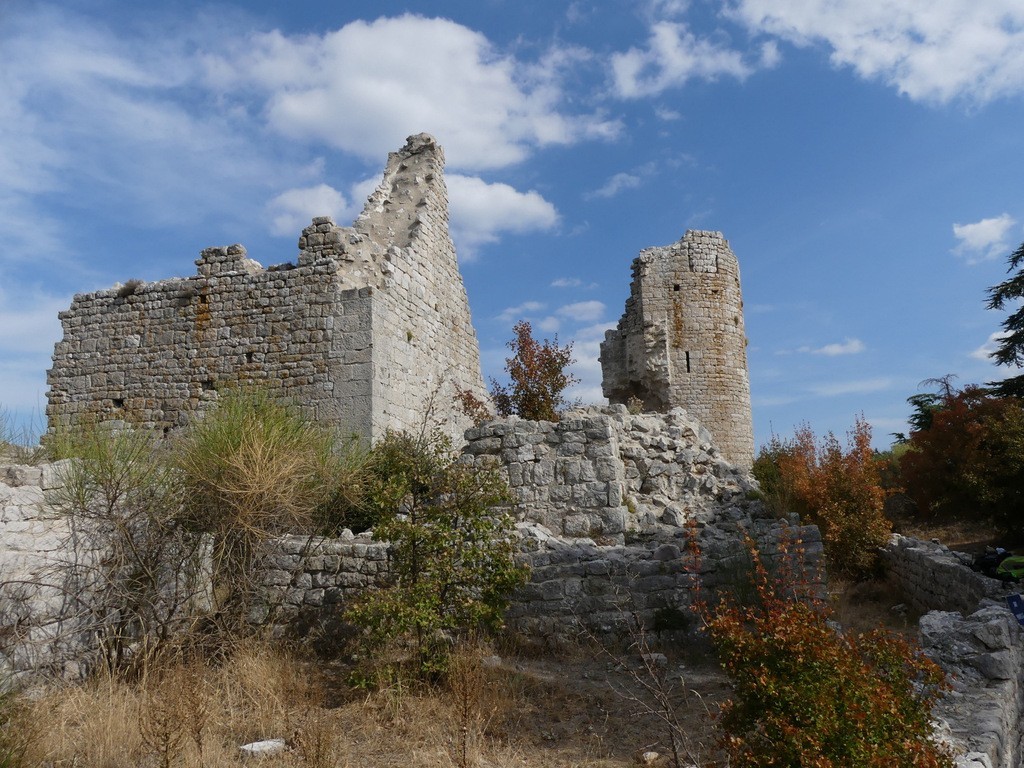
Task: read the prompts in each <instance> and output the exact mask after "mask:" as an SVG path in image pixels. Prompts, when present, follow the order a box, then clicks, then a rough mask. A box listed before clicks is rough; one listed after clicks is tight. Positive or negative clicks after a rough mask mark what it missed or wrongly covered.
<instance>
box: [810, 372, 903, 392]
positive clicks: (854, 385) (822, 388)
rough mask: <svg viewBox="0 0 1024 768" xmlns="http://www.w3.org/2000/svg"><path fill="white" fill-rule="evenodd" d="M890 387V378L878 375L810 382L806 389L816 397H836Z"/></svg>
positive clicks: (880, 390)
mask: <svg viewBox="0 0 1024 768" xmlns="http://www.w3.org/2000/svg"><path fill="white" fill-rule="evenodd" d="M891 387H892V379H888V378H884V377H878V378H873V379H857V380H855V381H834V382H829V383H826V384H812V385H811V386H809V387H807V391H809V392H810V393H811V394H814V395H817V396H818V397H837V396H839V395H863V394H867V393H870V392H882V391H884V390H886V389H889V388H891Z"/></svg>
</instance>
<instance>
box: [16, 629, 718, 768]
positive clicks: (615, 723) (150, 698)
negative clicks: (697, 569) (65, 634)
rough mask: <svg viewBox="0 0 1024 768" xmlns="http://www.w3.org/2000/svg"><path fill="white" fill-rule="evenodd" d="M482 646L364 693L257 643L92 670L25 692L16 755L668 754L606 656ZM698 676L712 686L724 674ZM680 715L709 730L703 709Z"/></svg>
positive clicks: (601, 763)
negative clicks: (266, 742) (254, 748)
mask: <svg viewBox="0 0 1024 768" xmlns="http://www.w3.org/2000/svg"><path fill="white" fill-rule="evenodd" d="M489 653H490V651H489V650H488V649H487V648H485V647H470V648H469V649H468V650H465V651H463V652H461V653H459V654H458V655H457V656H456V657H455V661H454V663H453V671H452V674H451V677H450V682H449V684H448V686H447V687H435V688H431V687H423V686H420V687H417V688H415V689H412V688H408V687H400V686H392V687H389V688H386V689H384V690H379V691H374V692H370V693H367V692H365V691H364V692H357V691H353V690H351V689H347V688H342V687H339V686H338V685H337V684H333V683H332V682H331V681H332V680H337V679H339V678H341V677H343V675H344V670H334V669H331V668H330V667H327V666H324V665H322V664H318V663H311V662H308V661H303V660H301V659H298V658H296V657H294V656H292V655H289V654H287V653H284V652H282V651H278V650H274V649H271V648H268V647H266V646H261V645H257V644H255V643H252V644H247V645H245V646H243V647H241V648H239V649H238V650H236V651H235V652H233V653H232V654H231V656H230V657H229V658H227V659H226V660H224V661H223V662H222V663H219V664H207V663H202V662H194V661H193V662H185V663H183V662H176V663H168V664H166V665H165V666H164V667H162V668H159V669H157V668H151V669H149V670H147V672H146V674H145V675H144V676H142V678H141V679H139V680H138V681H136V682H133V683H126V682H123V681H121V680H118V679H114V678H103V679H97V680H94V681H91V682H90V683H89V684H87V685H83V686H78V687H66V688H61V689H58V690H53V691H51V692H49V693H48V694H46V695H45V696H43V697H41V698H39V699H37V700H35V701H32V702H28V704H27V706H28V707H29V710H30V711H29V715H30V718H31V720H32V721H33V722H36V723H38V724H39V733H38V738H36V739H35V741H34V743H33V745H32V747H31V752H30V754H29V755H28V757H27V760H26V761H25V762H24V765H26V766H33V767H34V766H40V765H44V764H45V765H48V766H52V768H71V767H72V766H75V767H76V768H78V767H80V766H81V767H86V766H98V767H101V768H139V767H147V768H149V767H151V768H162V766H182V767H183V768H227V767H228V766H233V767H235V768H237V766H239V765H240V764H241V758H240V754H239V747H240V746H241V745H243V744H246V743H249V742H252V741H258V740H263V739H271V738H281V739H285V740H286V742H287V744H288V748H287V750H286V751H285V752H284V753H282V754H280V755H277V756H275V757H274V758H272V759H270V760H266V761H264V762H263V763H262V764H264V765H267V766H271V765H272V766H275V768H276V767H277V766H283V767H285V768H289V767H291V766H296V767H298V766H307V767H309V768H348V767H351V768H355V767H356V766H366V765H372V766H375V768H376V767H379V768H389V767H391V766H393V767H394V768H438V766H440V767H442V768H464V767H465V768H469V767H473V768H511V767H512V766H516V767H517V768H521V767H522V766H524V765H530V766H531V767H532V768H570V767H571V766H594V767H596V768H625V766H631V765H634V760H635V757H636V755H637V754H638V753H639V752H641V751H645V750H647V749H648V748H650V747H651V745H654V748H655V749H660V750H661V751H662V754H663V755H664V754H666V752H667V750H665V749H664V746H667V745H663V746H661V747H659V746H657V745H658V742H659V738H660V737H659V735H658V734H659V733H660V732H661V730H662V729H661V728H660V727H659V725H658V724H657V723H654V722H651V721H650V719H649V718H647V717H646V716H644V715H643V714H642V713H641V714H640V715H639V716H638V713H637V712H636V711H635V710H634V708H632V707H630V706H629V703H628V702H626V701H625V700H623V699H622V697H620V696H618V695H617V694H616V693H615V692H614V690H613V687H612V686H613V684H614V681H612V680H611V679H610V676H613V675H616V674H620V675H621V674H625V673H624V672H616V671H614V670H610V669H609V666H608V664H607V662H606V661H604V660H600V661H598V660H594V659H573V660H571V661H569V660H562V659H550V658H549V659H521V658H520V659H514V658H513V659H508V658H506V659H504V660H501V661H500V662H499V661H498V660H497V657H491V656H489V655H488V654H489ZM621 682H622V681H621V680H620V681H619V683H620V684H621ZM694 682H695V684H697V685H700V683H698V682H697V681H696V679H695V681H694ZM707 687H708V688H709V689H710V690H712V691H713V692H712V694H711V695H712V698H714V697H715V696H716V695H717V694H719V693H721V692H722V690H723V689H722V688H721V676H720V675H718V674H717V673H714V676H713V677H708V678H707ZM716 692H717V693H716ZM325 702H331V703H332V704H333V705H332V706H329V705H328V704H326V703H325ZM681 717H683V718H684V720H685V722H688V723H690V725H691V726H692V728H693V729H694V730H695V732H696V733H699V736H698V737H699V738H708V736H709V733H710V730H709V729H710V724H709V722H708V718H707V714H706V712H705V711H701V712H693V713H688V712H682V713H681ZM712 738H713V737H712ZM664 764H666V763H664V761H663V762H662V763H658V765H664Z"/></svg>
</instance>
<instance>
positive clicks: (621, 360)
mask: <svg viewBox="0 0 1024 768" xmlns="http://www.w3.org/2000/svg"><path fill="white" fill-rule="evenodd" d="M746 344H747V339H746V334H745V332H744V329H743V297H742V294H741V292H740V271H739V263H738V262H737V260H736V256H735V254H733V252H732V250H731V249H730V248H729V243H728V241H727V240H726V239H725V238H723V237H722V233H721V232H701V231H694V230H688V231H687V232H686V234H685V235H683V237H682V239H681V240H680V241H679V242H678V243H673V244H672V245H667V246H663V247H657V248H647V249H645V250H643V251H641V253H640V255H639V256H638V257H637V258H636V259H635V260H634V261H633V281H632V284H631V285H630V296H629V298H628V299H627V300H626V311H625V313H624V314H623V316H622V319H621V320H619V324H618V327H617V328H616V329H615V330H610V331H608V332H607V333H606V334H605V340H604V342H602V344H601V368H602V372H603V381H602V389H603V390H604V395H605V397H607V398H608V400H609V401H610V402H612V403H627V402H628V401H629V400H630V399H631V398H639V399H640V400H641V401H642V402H643V407H644V410H647V411H662V412H665V411H669V410H671V409H672V408H676V407H682V408H685V409H686V410H687V411H688V412H689V413H690V415H691V416H694V417H696V418H697V419H698V420H699V421H700V422H701V423H702V424H703V425H704V426H705V427H707V429H708V430H709V431H710V432H711V434H712V436H713V437H714V439H715V442H716V444H717V445H718V447H719V449H720V450H721V451H722V454H723V456H724V457H725V458H726V459H728V460H729V461H731V462H732V463H734V464H736V465H738V466H740V467H744V468H749V467H750V466H751V464H752V463H753V460H754V434H753V421H752V419H751V415H750V379H749V375H748V372H747V351H746Z"/></svg>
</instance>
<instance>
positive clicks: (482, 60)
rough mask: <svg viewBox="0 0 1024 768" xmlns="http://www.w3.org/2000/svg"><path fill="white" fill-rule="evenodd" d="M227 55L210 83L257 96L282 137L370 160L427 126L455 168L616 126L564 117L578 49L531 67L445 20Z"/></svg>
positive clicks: (276, 35) (213, 67) (377, 25)
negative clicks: (564, 84)
mask: <svg viewBox="0 0 1024 768" xmlns="http://www.w3.org/2000/svg"><path fill="white" fill-rule="evenodd" d="M223 48H227V50H226V52H224V53H218V54H216V55H208V56H207V57H206V59H205V64H206V71H207V82H208V83H209V84H210V85H211V86H212V87H215V88H217V89H220V90H221V91H222V92H223V93H224V94H225V95H226V96H227V97H228V98H231V97H232V96H234V95H235V94H237V92H238V91H240V90H242V89H251V91H252V92H255V93H256V94H258V95H259V97H260V98H261V99H263V100H264V113H265V115H266V119H267V121H268V122H269V124H270V125H271V126H272V127H273V128H274V129H275V130H277V131H279V132H280V133H282V134H283V135H285V136H289V137H293V138H298V139H305V140H311V141H315V142H322V143H324V144H328V145H330V146H333V147H336V148H338V149H342V150H345V151H348V152H353V153H356V154H359V155H361V156H363V157H366V158H368V159H376V158H379V157H381V156H383V155H384V154H385V153H386V152H388V151H389V150H393V149H394V148H395V147H396V146H400V145H401V143H402V141H403V140H404V139H405V137H406V136H408V135H410V134H413V133H418V132H420V131H427V132H429V133H432V134H434V136H436V137H437V139H438V140H439V141H440V142H441V143H442V144H443V145H444V146H445V149H446V151H447V156H448V160H449V162H450V164H451V165H452V166H453V167H457V168H463V169H483V168H500V167H503V166H507V165H509V164H511V163H516V162H519V161H521V160H523V159H525V158H526V157H527V156H528V155H529V154H530V152H531V150H532V149H533V148H534V147H538V146H546V145H551V144H570V143H573V142H575V141H579V140H581V139H584V138H594V137H605V138H607V137H609V136H614V135H616V134H617V132H618V131H619V130H620V128H619V127H617V123H615V122H614V121H609V120H606V119H604V118H603V117H601V116H598V115H569V114H565V113H563V112H562V111H561V102H562V100H563V97H562V91H561V88H560V87H559V79H560V76H561V71H562V68H563V67H566V66H569V65H570V64H571V63H572V62H573V61H574V60H575V57H577V56H578V55H579V53H578V51H577V49H572V50H570V51H568V52H566V51H560V50H557V49H555V50H554V51H553V52H552V53H550V54H549V55H548V56H546V57H544V58H543V59H542V60H541V61H540V62H539V63H524V62H521V61H519V60H517V59H516V58H514V57H512V56H509V55H504V54H502V53H501V52H500V51H498V50H497V49H495V47H494V46H493V45H492V44H491V43H490V41H489V40H488V39H487V38H486V37H485V36H484V35H482V34H481V33H479V32H476V31H474V30H471V29H469V28H468V27H465V26H462V25H461V24H457V23H455V22H453V21H449V20H447V19H439V18H433V19H431V18H425V17H422V16H416V15H412V14H406V15H403V16H399V17H395V18H380V19H377V20H376V21H369V22H368V21H354V22H351V23H349V24H346V25H345V26H344V27H341V28H340V29H336V30H331V31H328V32H324V33H323V34H312V35H302V36H299V35H295V36H289V35H285V34H283V33H281V32H279V31H277V30H275V31H273V32H269V33H263V34H256V35H252V36H250V37H249V39H247V40H244V41H229V42H228V43H227V44H226V45H225V46H222V49H223Z"/></svg>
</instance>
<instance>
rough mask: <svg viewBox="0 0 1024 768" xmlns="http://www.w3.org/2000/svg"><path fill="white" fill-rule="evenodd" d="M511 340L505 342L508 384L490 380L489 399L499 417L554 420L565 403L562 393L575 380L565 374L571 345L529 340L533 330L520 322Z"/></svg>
mask: <svg viewBox="0 0 1024 768" xmlns="http://www.w3.org/2000/svg"><path fill="white" fill-rule="evenodd" d="M512 330H513V332H514V333H515V338H514V339H512V340H511V341H509V342H508V345H507V346H508V348H509V349H510V350H512V356H511V357H508V358H505V372H506V373H507V374H508V378H509V382H510V383H509V385H508V386H505V385H503V384H499V383H498V382H497V381H495V380H494V379H491V398H492V399H493V400H494V407H495V409H496V410H497V412H498V415H499V416H513V415H515V416H522V417H523V418H524V419H532V420H534V421H558V413H559V411H561V410H563V409H564V408H565V407H566V406H567V405H569V403H568V401H567V400H566V399H565V394H564V393H565V390H566V389H568V388H569V387H571V386H572V385H574V384H578V383H579V379H578V378H576V377H575V376H573V375H572V374H571V373H569V372H568V368H569V366H570V365H572V364H573V363H574V362H576V361H575V360H574V359H573V357H572V344H566V345H565V346H564V347H561V346H559V345H558V337H557V336H556V337H555V339H554V341H548V340H547V339H544V341H543V342H539V341H537V340H536V339H534V338H533V328H532V327H531V325H530V323H529V322H527V321H525V320H523V321H521V322H519V323H516V324H515V325H514V326H513V328H512Z"/></svg>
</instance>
